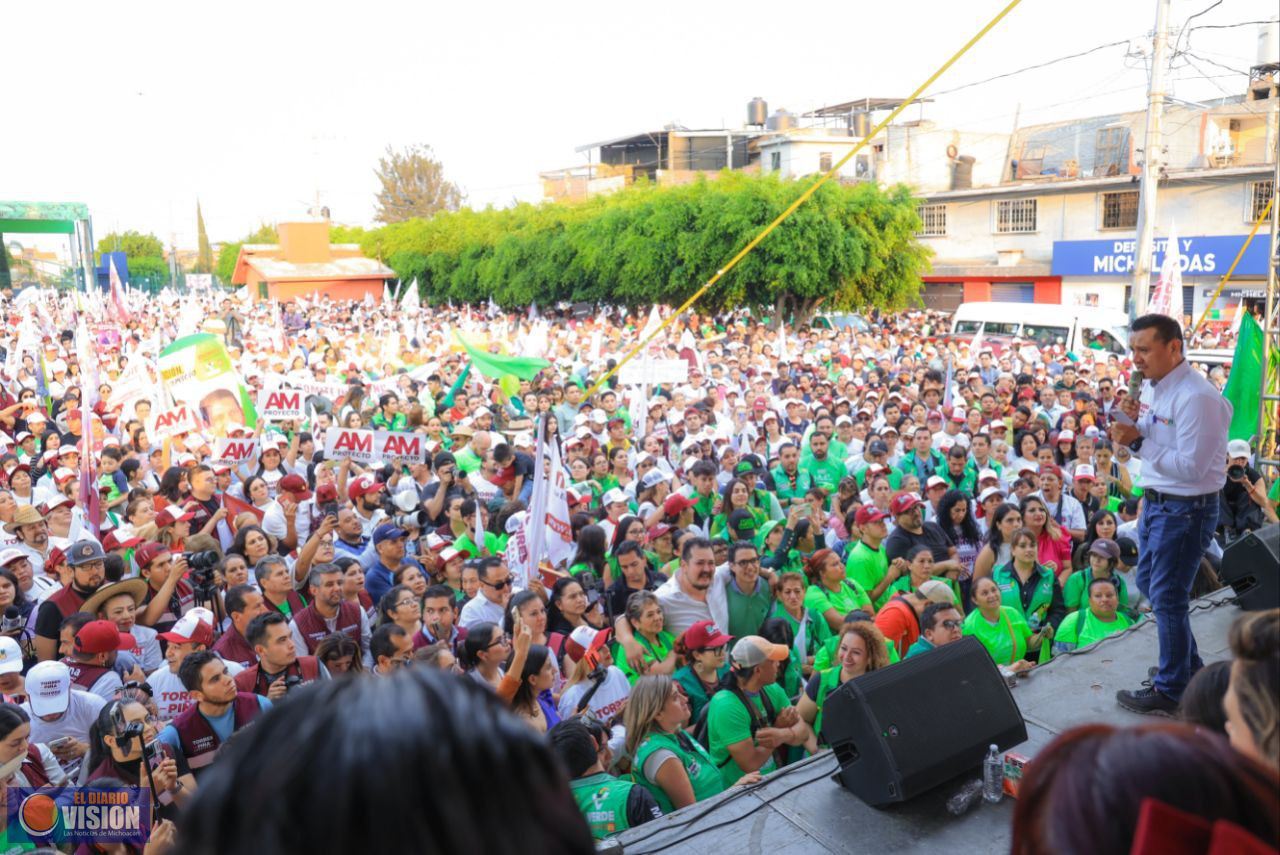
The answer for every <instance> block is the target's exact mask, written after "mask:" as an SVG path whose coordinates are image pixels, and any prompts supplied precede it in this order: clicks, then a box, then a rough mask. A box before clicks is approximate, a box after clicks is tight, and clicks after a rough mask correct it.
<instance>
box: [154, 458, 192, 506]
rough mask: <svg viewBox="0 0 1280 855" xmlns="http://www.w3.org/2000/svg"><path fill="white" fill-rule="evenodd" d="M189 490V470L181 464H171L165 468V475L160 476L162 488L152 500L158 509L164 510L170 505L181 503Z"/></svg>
mask: <svg viewBox="0 0 1280 855" xmlns="http://www.w3.org/2000/svg"><path fill="white" fill-rule="evenodd" d="M187 490H188V484H187V470H185V469H183V468H182V467H181V466H170V467H169V468H168V469H166V470H164V475H162V476H161V477H160V489H159V491H157V493H156V496H155V498H154V499H153V500H152V501H153V503H154V504H155V506H156V511H157V512H158V511H163V510H164V509H165V508H166V507H168V506H169V505H178V504H181V503H182V500H183V497H185V496H186V495H187Z"/></svg>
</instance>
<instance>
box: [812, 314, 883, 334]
mask: <svg viewBox="0 0 1280 855" xmlns="http://www.w3.org/2000/svg"><path fill="white" fill-rule="evenodd" d="M812 325H813V327H814V328H815V329H821V330H844V329H848V328H849V327H853V329H854V331H855V332H860V333H864V332H870V331H871V324H869V323H867V319H866V318H864V317H862V315H858V314H854V313H852V312H828V313H823V314H821V315H816V316H814V319H813V324H812Z"/></svg>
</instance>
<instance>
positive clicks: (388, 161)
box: [374, 145, 462, 223]
mask: <svg viewBox="0 0 1280 855" xmlns="http://www.w3.org/2000/svg"><path fill="white" fill-rule="evenodd" d="M374 174H375V175H377V176H378V181H379V183H381V185H382V189H381V190H379V191H378V193H377V195H376V196H375V198H376V199H377V203H378V210H377V213H376V215H375V216H374V219H375V220H377V221H378V222H380V223H399V222H403V221H404V220H409V219H413V218H415V217H420V218H422V219H429V218H431V217H433V216H435V215H436V214H437V213H439V212H440V211H456V210H458V207H459V206H460V205H461V204H462V191H461V190H459V189H458V187H457V185H455V184H454V183H453V182H451V181H448V180H446V179H445V177H444V165H443V164H441V163H440V161H438V160H436V159H435V157H433V156H432V151H431V146H428V145H411V146H409V147H408V148H407V149H405V150H404V151H396V150H395V149H393V148H391V146H387V153H386V155H385V156H384V157H381V158H379V159H378V168H377V169H375V170H374Z"/></svg>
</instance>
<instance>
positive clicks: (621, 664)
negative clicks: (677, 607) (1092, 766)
mask: <svg viewBox="0 0 1280 855" xmlns="http://www.w3.org/2000/svg"><path fill="white" fill-rule="evenodd" d="M635 640H636V644H639V645H640V646H641V647H643V648H644V661H645V662H661V661H662V660H663V659H666V658H667V654H668V653H670V652H671V648H673V647H675V644H676V638H675V636H674V635H672V634H671V633H669V632H666V631H665V630H664V631H663V632H659V633H658V637H657V639H656V640H654V641H650V640H649V639H647V638H645V637H644V636H643V635H641V634H640V633H638V632H637V633H636V634H635ZM613 664H614V665H616V666H617V667H618V670H620V671H621V672H622V673H623V674H626V675H627V679H628V680H630V681H631V684H632V685H635V682H636V680H639V679H640V677H641V675H640V674H637V673H636V672H634V671H632V670H631V665H630V664H628V663H627V653H626V651H625V650H623V649H622V645H621V644H615V645H614V646H613Z"/></svg>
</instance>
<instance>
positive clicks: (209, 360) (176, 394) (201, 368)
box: [159, 333, 258, 437]
mask: <svg viewBox="0 0 1280 855" xmlns="http://www.w3.org/2000/svg"><path fill="white" fill-rule="evenodd" d="M159 366H160V382H161V383H163V384H164V388H165V389H166V390H167V391H168V393H169V394H170V396H172V398H173V400H174V402H175V403H176V404H190V405H192V406H194V407H195V408H196V409H197V410H198V411H199V413H200V418H201V419H202V420H203V421H204V423H205V425H206V426H207V427H208V428H209V430H210V432H211V433H212V434H213V435H214V436H216V437H223V436H226V435H227V432H228V430H229V429H230V428H233V427H239V426H241V425H243V426H245V427H249V428H252V427H255V426H256V425H257V423H258V414H257V410H255V409H254V406H253V399H252V398H250V396H249V393H248V390H247V389H246V388H245V385H244V382H243V381H242V380H241V379H240V374H239V372H237V371H236V370H235V367H234V366H233V365H232V363H231V357H230V356H229V355H228V354H227V349H226V347H225V346H224V345H223V343H222V339H221V338H219V337H218V336H215V335H211V334H209V333H197V334H195V335H189V336H185V337H183V338H180V339H178V340H177V341H175V342H174V343H173V344H171V345H169V346H168V347H166V348H165V349H164V350H162V351H160V359H159Z"/></svg>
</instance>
